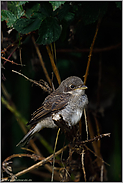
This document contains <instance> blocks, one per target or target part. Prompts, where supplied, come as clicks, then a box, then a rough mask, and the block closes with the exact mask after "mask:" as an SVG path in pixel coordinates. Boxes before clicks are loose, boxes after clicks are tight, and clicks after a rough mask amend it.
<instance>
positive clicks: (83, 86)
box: [80, 85, 88, 90]
mask: <svg viewBox="0 0 123 183" xmlns="http://www.w3.org/2000/svg"><path fill="white" fill-rule="evenodd" d="M80 89H82V90H85V89H88V87H87V86H85V85H82V87H80Z"/></svg>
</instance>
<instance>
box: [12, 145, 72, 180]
mask: <svg viewBox="0 0 123 183" xmlns="http://www.w3.org/2000/svg"><path fill="white" fill-rule="evenodd" d="M67 147H68V145H66V146H65V147H64V148H62V149H60V150H59V151H57V152H56V153H55V156H57V155H59V154H61V153H62V151H63V150H65V149H66V148H67ZM53 156H54V154H52V155H50V156H48V157H47V158H45V159H44V160H42V161H40V162H38V163H36V164H34V165H32V166H30V167H29V168H27V169H25V170H22V171H20V172H18V173H16V174H15V175H13V176H12V179H13V178H14V177H19V176H21V175H23V174H25V173H27V172H29V171H31V170H34V169H36V168H38V167H39V166H42V165H44V164H45V163H47V162H48V161H49V160H51V159H52V158H53Z"/></svg>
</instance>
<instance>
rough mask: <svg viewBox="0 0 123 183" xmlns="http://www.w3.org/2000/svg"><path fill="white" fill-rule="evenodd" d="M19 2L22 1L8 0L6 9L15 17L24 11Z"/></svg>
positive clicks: (18, 16)
mask: <svg viewBox="0 0 123 183" xmlns="http://www.w3.org/2000/svg"><path fill="white" fill-rule="evenodd" d="M23 2H25V1H23ZM21 4H22V2H20V1H8V10H9V11H10V12H12V13H13V14H14V15H15V16H16V17H17V18H20V17H21V16H22V15H23V13H24V11H23V7H22V5H21ZM23 4H25V3H23Z"/></svg>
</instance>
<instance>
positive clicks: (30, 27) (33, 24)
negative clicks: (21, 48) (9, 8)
mask: <svg viewBox="0 0 123 183" xmlns="http://www.w3.org/2000/svg"><path fill="white" fill-rule="evenodd" d="M40 18H41V17H40ZM41 23H42V20H41V19H39V18H38V17H37V16H36V17H35V16H33V17H32V18H30V19H23V18H21V19H18V20H17V21H16V22H15V24H14V25H13V26H14V28H15V29H16V30H17V31H18V32H19V33H21V34H27V33H29V32H32V31H34V30H37V29H39V27H40V25H41Z"/></svg>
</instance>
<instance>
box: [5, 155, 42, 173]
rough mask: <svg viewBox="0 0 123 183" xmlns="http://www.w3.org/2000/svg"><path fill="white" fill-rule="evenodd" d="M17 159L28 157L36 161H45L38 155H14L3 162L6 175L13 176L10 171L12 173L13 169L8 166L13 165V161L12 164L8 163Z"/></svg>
mask: <svg viewBox="0 0 123 183" xmlns="http://www.w3.org/2000/svg"><path fill="white" fill-rule="evenodd" d="M15 157H18V158H22V157H28V158H31V159H34V160H35V161H37V160H42V159H44V157H41V156H39V155H36V154H13V155H11V156H9V157H7V158H6V159H5V160H4V161H3V163H2V168H3V170H4V171H5V172H6V173H8V174H9V175H11V176H12V175H13V173H11V172H10V171H12V169H10V166H8V165H9V164H10V163H12V161H11V162H8V161H10V160H11V159H12V158H15ZM8 170H9V171H8Z"/></svg>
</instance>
